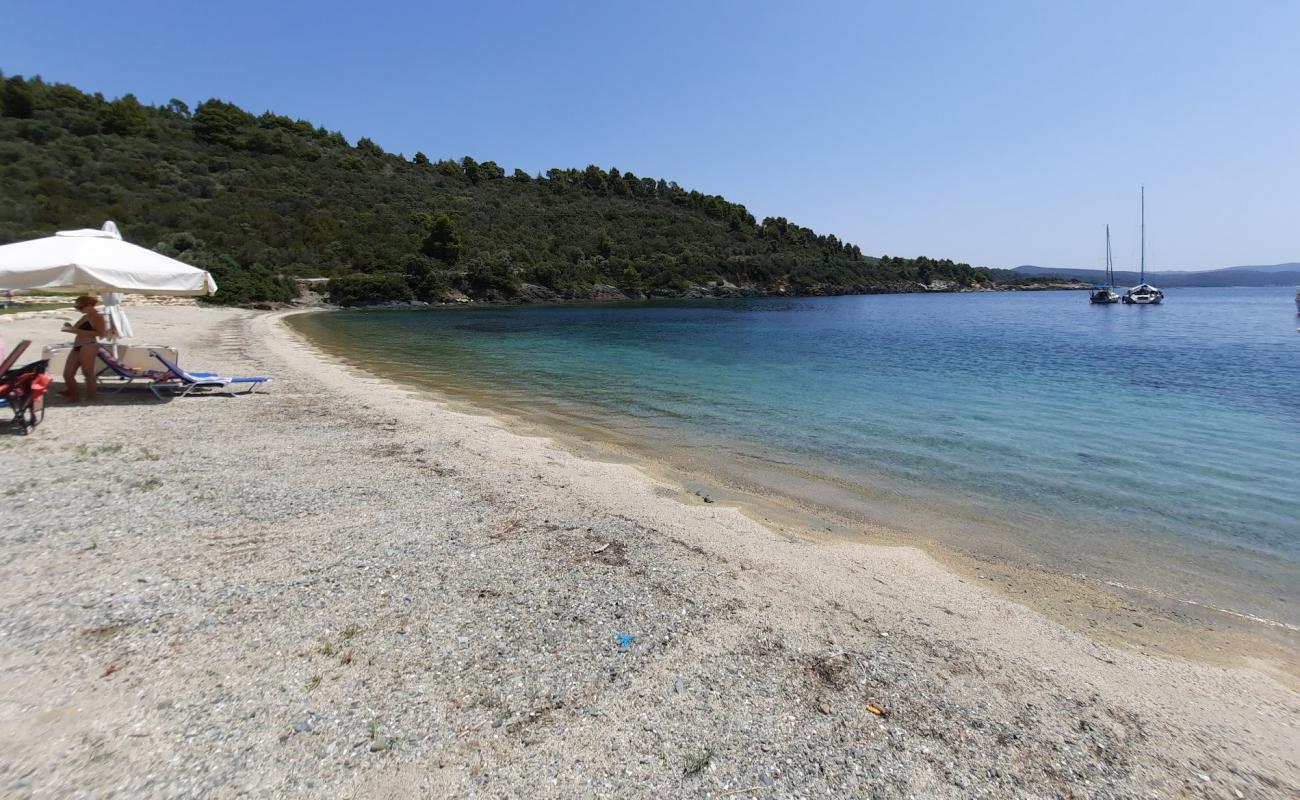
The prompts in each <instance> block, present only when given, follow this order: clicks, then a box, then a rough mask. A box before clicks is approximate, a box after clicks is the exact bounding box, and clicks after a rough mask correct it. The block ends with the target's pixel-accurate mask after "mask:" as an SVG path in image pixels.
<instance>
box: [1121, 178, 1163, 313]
mask: <svg viewBox="0 0 1300 800" xmlns="http://www.w3.org/2000/svg"><path fill="white" fill-rule="evenodd" d="M1138 280H1139V281H1140V282H1139V283H1138V285H1137V286H1134V287H1133V288H1132V289H1129V290H1128V291H1127V292H1125V293H1124V302H1125V303H1127V304H1129V305H1139V306H1153V305H1156V304H1157V303H1159V302H1160V301H1161V300H1164V299H1165V293H1164V292H1162V291H1160V290H1159V289H1157V288H1156V287H1154V286H1152V285H1151V284H1149V283H1147V187H1145V186H1143V187H1142V274H1141V275H1140V276H1139V277H1138Z"/></svg>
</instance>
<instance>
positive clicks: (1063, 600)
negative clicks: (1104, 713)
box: [290, 312, 1300, 688]
mask: <svg viewBox="0 0 1300 800" xmlns="http://www.w3.org/2000/svg"><path fill="white" fill-rule="evenodd" d="M435 313H436V312H435ZM290 327H291V328H292V329H294V330H296V331H298V333H299V334H300V335H303V334H302V331H301V330H299V328H298V326H296V325H294V324H293V323H292V322H291V323H290ZM314 344H315V346H318V347H319V346H321V344H320V343H318V342H314ZM326 349H327V350H328V351H329V352H330V354H331V355H332V356H334V357H336V358H338V359H340V360H341V361H342V362H343V363H345V364H348V365H349V367H350V368H352V369H355V370H358V371H359V372H361V373H362V374H365V375H367V376H369V377H371V378H373V379H376V380H379V379H381V378H380V377H379V376H378V375H376V374H375V372H376V371H381V372H384V373H388V372H389V370H388V365H378V364H375V365H370V367H371V369H370V370H367V369H366V368H365V367H363V366H360V365H359V364H358V362H357V360H356V359H355V358H353V357H351V356H350V355H349V354H348V353H347V351H346V348H345V347H344V348H339V347H331V348H326ZM382 379H383V380H392V381H393V382H394V384H395V385H396V386H398V387H400V388H403V389H406V390H409V391H414V392H418V393H423V392H428V393H430V394H431V396H433V397H435V398H437V399H438V400H440V401H442V402H445V403H448V404H450V406H451V407H452V408H455V409H457V410H459V411H462V412H465V413H470V414H487V415H490V416H493V417H494V418H496V419H498V420H500V421H501V422H503V423H505V424H506V425H508V426H509V427H510V429H511V430H514V431H517V432H520V433H522V434H523V435H527V436H533V437H543V438H552V439H555V440H556V441H558V442H560V443H561V444H562V445H563V446H564V447H565V448H566V449H567V450H569V451H571V452H574V453H577V454H579V455H582V456H583V457H585V458H593V459H596V460H599V461H604V462H607V463H613V464H629V465H635V466H637V467H638V468H639V469H640V470H641V471H643V472H645V473H646V474H648V475H650V476H653V477H654V478H655V479H657V480H660V481H663V482H665V483H667V484H669V485H671V486H674V487H676V488H677V489H679V491H675V492H672V493H671V495H669V496H671V497H673V499H675V500H678V501H679V502H683V503H687V504H702V503H704V502H705V501H704V500H703V498H704V497H705V496H707V497H708V498H709V499H710V501H712V503H713V504H716V505H718V506H726V507H734V508H736V509H738V510H739V511H740V512H741V513H744V514H745V515H746V516H749V517H750V518H752V519H754V520H755V521H757V522H759V523H761V524H763V525H765V526H767V527H771V528H774V529H777V530H780V531H782V532H785V533H788V534H790V535H794V536H799V537H803V538H808V539H810V540H813V541H820V542H849V543H857V544H871V545H886V546H913V547H921V548H922V549H923V550H925V552H926V553H927V554H929V555H930V556H931V557H933V558H935V559H937V560H938V561H940V562H941V563H943V564H944V565H945V566H946V567H947V568H949V569H951V570H954V571H956V572H958V573H960V574H961V575H963V576H964V577H966V578H967V579H970V580H973V581H978V582H980V585H983V586H987V588H989V589H991V590H993V591H995V592H997V593H999V594H1001V595H1002V596H1003V597H1006V598H1008V599H1011V600H1013V601H1015V602H1018V603H1023V604H1025V605H1028V606H1030V607H1031V608H1033V609H1034V610H1035V611H1038V612H1039V613H1042V614H1044V615H1045V616H1047V617H1048V618H1050V619H1052V620H1053V621H1055V622H1057V623H1060V624H1062V625H1065V626H1067V627H1069V628H1071V629H1073V630H1076V631H1078V632H1081V633H1083V634H1085V635H1087V636H1090V637H1092V638H1097V639H1100V640H1102V641H1106V642H1108V643H1112V644H1118V645H1121V646H1125V647H1129V648H1131V649H1134V650H1137V651H1139V652H1145V653H1153V654H1160V655H1168V656H1175V657H1179V658H1187V659H1192V660H1198V661H1207V662H1213V663H1216V664H1221V665H1228V666H1231V665H1243V664H1252V665H1254V666H1256V667H1257V668H1262V669H1265V670H1267V671H1268V672H1269V673H1270V674H1272V675H1273V676H1274V677H1275V678H1277V679H1278V680H1280V681H1283V682H1284V683H1286V684H1287V685H1288V686H1291V687H1292V688H1300V628H1297V627H1296V626H1294V625H1291V624H1289V623H1287V622H1285V621H1277V620H1273V619H1269V618H1260V617H1257V616H1255V615H1251V614H1249V613H1243V612H1240V611H1237V610H1236V609H1233V608H1231V607H1223V606H1220V605H1217V604H1214V603H1211V602H1206V601H1205V600H1204V599H1202V598H1198V597H1194V596H1192V595H1193V593H1192V592H1190V591H1184V592H1183V593H1181V594H1180V593H1177V592H1175V591H1172V590H1170V589H1166V588H1163V587H1165V586H1184V587H1187V586H1197V588H1198V589H1202V590H1203V588H1204V587H1203V584H1202V583H1201V582H1203V581H1205V580H1206V579H1207V578H1211V577H1213V578H1214V579H1215V580H1217V581H1218V582H1219V583H1220V585H1222V586H1230V585H1231V581H1232V580H1233V578H1234V577H1239V576H1230V575H1220V576H1214V575H1212V573H1211V572H1210V570H1211V569H1212V565H1209V564H1205V565H1202V566H1201V569H1202V571H1201V572H1198V573H1178V572H1176V571H1175V569H1174V568H1170V567H1165V568H1164V569H1165V571H1164V573H1163V574H1161V575H1160V577H1161V579H1162V581H1161V583H1160V584H1159V585H1153V582H1152V578H1153V577H1154V576H1153V575H1145V576H1141V577H1142V578H1145V580H1144V581H1143V582H1142V583H1139V582H1138V580H1137V576H1134V577H1130V576H1127V575H1126V576H1123V577H1124V580H1122V581H1121V580H1119V579H1117V578H1113V577H1109V576H1101V575H1096V574H1091V575H1090V574H1087V573H1085V572H1080V571H1067V570H1063V569H1061V568H1059V567H1054V566H1048V565H1046V564H1043V563H1041V560H1039V559H1036V558H1035V557H1034V554H1033V552H1032V551H1030V550H1028V549H1024V548H1022V547H1020V546H1018V545H1017V544H1016V543H1015V542H1013V541H1011V540H1009V539H1007V538H1006V537H1005V536H1003V537H1001V538H1000V539H991V538H989V536H988V535H985V536H984V538H983V542H982V544H983V545H984V549H983V551H980V550H976V549H974V548H972V547H969V546H957V545H956V542H955V537H954V536H952V535H949V536H946V537H939V536H935V535H933V534H927V533H926V532H923V531H917V530H903V529H902V528H899V527H891V526H888V525H882V524H879V523H877V522H875V521H874V520H873V519H871V518H870V516H869V515H867V514H864V513H857V514H855V513H853V511H852V510H851V509H853V508H854V507H855V506H856V507H859V508H862V509H863V510H864V511H865V507H866V505H867V504H869V502H870V498H869V497H865V498H864V496H863V495H862V494H861V493H860V487H857V486H854V487H852V488H849V487H845V488H844V489H842V490H840V491H839V492H838V496H835V494H836V489H837V487H836V486H835V483H834V479H833V478H832V477H831V476H828V475H825V474H818V475H815V476H812V475H809V476H805V475H803V474H802V471H803V469H802V468H800V467H798V466H797V465H795V464H789V465H784V464H782V465H776V464H773V463H765V464H760V465H758V466H759V467H760V470H751V471H748V472H746V471H745V470H743V469H741V465H740V464H738V463H737V460H736V458H735V453H732V452H728V453H726V454H723V455H719V454H717V453H714V452H711V451H710V450H708V449H707V448H688V447H685V446H683V445H682V444H681V443H679V442H676V441H675V440H673V439H671V437H668V436H661V437H658V441H656V440H655V438H656V437H652V436H647V435H644V434H645V433H646V432H645V431H630V430H627V429H623V428H620V427H616V426H614V425H612V424H611V423H610V421H609V420H607V419H604V418H602V417H598V416H584V415H583V414H582V413H581V412H580V411H577V410H575V409H570V408H566V409H559V408H554V409H548V408H547V407H546V406H544V405H543V406H538V405H533V406H531V407H527V408H525V407H523V406H521V405H520V402H521V401H519V400H509V399H505V398H503V397H501V396H500V395H499V394H497V393H494V392H492V391H491V390H488V389H485V388H481V387H470V386H466V385H453V386H439V387H437V388H434V387H431V386H428V385H426V383H427V382H425V381H421V380H419V376H416V375H404V374H401V372H400V371H398V373H397V374H396V375H395V376H388V375H387V374H385V377H384V378H382ZM638 433H640V434H642V435H641V436H638V435H637V434H638ZM665 433H667V432H665ZM751 457H752V456H751ZM828 492H829V493H830V494H831V495H832V496H830V497H823V498H822V500H821V501H820V502H819V501H816V500H813V499H812V498H816V497H818V496H819V494H820V495H826V494H827V493H828ZM937 513H938V512H935V513H931V514H929V515H928V516H926V515H921V516H920V519H922V520H929V521H932V522H935V523H936V524H937V523H938V520H939V518H938V516H937ZM993 523H994V524H995V521H993ZM922 524H924V523H922ZM986 524H989V523H988V522H987V521H986ZM961 533H969V528H965V529H962V531H961ZM1043 535H1044V536H1051V535H1053V534H1051V533H1045V534H1043ZM1056 535H1062V534H1060V533H1057V534H1056ZM959 536H960V534H959ZM1110 538H1111V541H1110V545H1109V546H1110V548H1111V550H1112V551H1113V552H1116V553H1118V552H1127V553H1129V554H1131V555H1130V557H1131V558H1132V559H1133V560H1136V561H1138V562H1140V563H1145V564H1152V563H1156V564H1160V563H1165V564H1172V563H1177V562H1176V559H1175V558H1174V556H1175V555H1176V554H1174V553H1173V552H1172V551H1170V550H1168V549H1167V548H1161V547H1158V546H1156V545H1153V544H1152V543H1149V542H1141V543H1139V542H1134V541H1132V540H1131V539H1127V538H1126V537H1123V536H1118V535H1116V536H1111V537H1110ZM1184 557H1185V556H1184ZM1127 581H1132V582H1131V583H1130V582H1127ZM1220 593H1221V594H1222V593H1225V592H1220Z"/></svg>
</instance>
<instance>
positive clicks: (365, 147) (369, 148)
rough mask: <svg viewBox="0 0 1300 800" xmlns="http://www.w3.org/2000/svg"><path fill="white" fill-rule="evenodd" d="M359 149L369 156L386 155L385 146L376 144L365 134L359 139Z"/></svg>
mask: <svg viewBox="0 0 1300 800" xmlns="http://www.w3.org/2000/svg"><path fill="white" fill-rule="evenodd" d="M357 149H358V150H360V151H361V152H362V153H365V154H366V155H368V156H382V155H384V148H382V147H380V146H379V145H377V144H375V143H374V142H373V141H371V140H370V139H367V138H366V137H364V136H362V137H361V138H360V139H357Z"/></svg>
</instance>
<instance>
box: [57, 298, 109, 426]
mask: <svg viewBox="0 0 1300 800" xmlns="http://www.w3.org/2000/svg"><path fill="white" fill-rule="evenodd" d="M95 303H96V300H95V298H93V297H85V296H83V297H78V298H77V302H76V304H75V305H76V307H77V310H78V311H80V312H81V319H79V320H77V324H75V325H69V324H67V323H66V322H65V323H64V324H63V330H64V332H65V333H75V334H76V339H75V341H74V343H73V345H72V352H71V353H68V360H67V363H65V364H64V365H63V386H64V388H63V396H64V397H66V398H68V399H69V400H71V401H73V402H74V403H75V402H76V401H77V400H78V399H79V396H78V394H77V370H78V369H80V370H81V374H82V375H83V376H84V377H85V379H86V399H87V400H94V399H95V356H96V355H98V354H99V337H101V336H103V335H104V331H106V330H107V329H108V327H107V324H106V323H105V322H104V317H103V315H101V314H100V313H99V312H98V311H96V310H95Z"/></svg>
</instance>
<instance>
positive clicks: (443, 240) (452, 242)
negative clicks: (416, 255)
mask: <svg viewBox="0 0 1300 800" xmlns="http://www.w3.org/2000/svg"><path fill="white" fill-rule="evenodd" d="M462 247H463V244H462V241H461V235H460V226H458V225H457V224H456V221H455V220H453V219H452V218H451V217H449V216H447V214H446V212H439V213H438V215H437V216H435V217H434V218H433V223H432V224H431V225H430V226H429V235H428V236H426V237H424V244H422V245H421V246H420V252H422V253H424V254H425V255H426V256H429V257H430V258H436V259H438V260H439V261H441V262H442V263H444V264H446V265H447V266H449V267H450V266H452V265H454V264H455V263H456V262H457V261H458V260H459V259H460V252H461V248H462Z"/></svg>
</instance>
